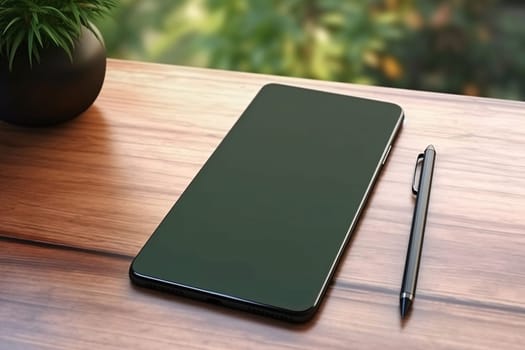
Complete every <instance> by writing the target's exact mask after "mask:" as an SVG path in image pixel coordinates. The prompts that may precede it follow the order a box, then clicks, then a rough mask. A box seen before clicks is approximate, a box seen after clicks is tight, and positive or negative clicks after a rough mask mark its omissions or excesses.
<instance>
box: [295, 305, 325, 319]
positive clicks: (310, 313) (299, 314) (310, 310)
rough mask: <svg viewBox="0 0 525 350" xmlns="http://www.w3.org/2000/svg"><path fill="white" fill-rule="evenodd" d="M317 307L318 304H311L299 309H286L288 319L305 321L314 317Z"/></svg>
mask: <svg viewBox="0 0 525 350" xmlns="http://www.w3.org/2000/svg"><path fill="white" fill-rule="evenodd" d="M318 309H319V306H318V305H312V306H309V307H307V308H304V309H300V310H288V312H287V314H288V319H289V320H290V321H292V322H294V323H307V322H309V321H311V320H312V319H313V318H314V316H315V315H316V313H317V310H318Z"/></svg>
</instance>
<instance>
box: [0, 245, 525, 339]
mask: <svg viewBox="0 0 525 350" xmlns="http://www.w3.org/2000/svg"><path fill="white" fill-rule="evenodd" d="M0 256H1V257H2V258H0V259H1V260H0V261H1V264H0V274H1V276H2V283H3V284H2V297H1V298H0V318H1V320H2V328H0V344H1V345H0V347H2V348H7V347H4V345H5V344H11V345H16V346H19V347H21V348H28V349H29V348H52V349H76V348H94V347H104V348H107V349H122V348H133V349H152V348H180V349H182V348H184V349H222V348H225V349H226V348H228V349H246V348H258V347H261V348H268V347H271V348H273V347H275V348H280V347H282V348H292V349H321V348H324V349H327V348H330V349H348V348H349V347H351V348H401V347H408V348H414V349H420V348H423V347H427V346H429V345H431V346H432V348H435V349H447V348H457V349H472V348H480V349H494V348H505V349H513V348H515V349H518V348H519V347H518V346H517V345H518V344H523V342H525V334H524V333H523V332H522V329H523V327H525V317H523V314H520V313H516V312H513V311H509V310H494V309H486V308H482V307H479V306H478V305H477V304H462V303H455V304H454V303H450V302H449V301H447V300H444V299H439V298H419V299H418V300H417V312H415V313H414V314H413V315H412V317H411V319H410V320H409V324H403V323H401V322H400V320H399V315H398V308H397V305H396V302H397V290H396V291H391V290H389V289H386V288H376V289H371V288H368V287H366V286H359V285H358V284H355V285H351V284H347V285H344V286H335V287H334V288H332V289H331V290H330V292H329V296H328V298H327V299H326V302H325V304H324V305H323V307H322V309H321V312H320V314H319V315H318V317H317V318H316V319H315V320H314V321H313V322H312V323H311V324H307V325H299V326H295V325H289V324H284V323H280V322H279V321H272V320H266V319H264V318H262V317H259V316H252V315H249V314H246V313H242V312H237V311H230V310H228V309H226V308H222V307H218V306H213V305H208V304H205V303H200V302H193V301H188V300H186V299H183V298H178V297H174V296H169V295H166V294H164V293H158V292H153V291H147V290H142V289H138V288H136V287H133V286H132V285H131V284H130V283H129V281H128V280H127V276H126V275H127V269H128V266H129V262H130V261H129V259H126V258H122V257H120V258H119V257H111V256H103V255H100V254H92V253H86V252H78V251H72V250H69V251H68V250H64V249H56V248H50V247H43V246H40V247H39V246H31V245H28V244H20V243H16V242H9V241H4V242H2V244H1V245H0ZM50 257H52V258H50ZM458 326H460V327H458ZM511 335H512V336H511ZM473 345H475V346H473Z"/></svg>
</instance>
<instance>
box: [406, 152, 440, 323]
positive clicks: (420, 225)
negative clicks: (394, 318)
mask: <svg viewBox="0 0 525 350" xmlns="http://www.w3.org/2000/svg"><path fill="white" fill-rule="evenodd" d="M435 160H436V150H435V149H434V146H432V145H430V146H428V147H427V148H426V149H425V152H424V153H421V154H419V155H418V157H417V161H416V168H415V170H414V179H413V181H412V193H414V194H415V195H416V196H417V197H416V205H415V207H414V216H413V218H412V228H411V229H410V240H409V242H408V251H407V258H406V262H405V272H404V274H403V284H402V285H401V294H400V296H399V298H400V300H399V306H400V309H401V317H405V316H406V315H407V313H408V311H409V310H410V307H411V305H412V302H413V301H414V297H415V296H416V284H417V275H418V271H419V261H420V259H421V250H422V248H423V237H424V233H425V224H426V222H427V212H428V202H429V199H430V188H431V186H432V174H433V173H434V163H435ZM420 162H423V164H422V166H421V173H420V176H419V185H418V186H417V189H416V186H415V180H416V173H417V168H418V165H419V163H420Z"/></svg>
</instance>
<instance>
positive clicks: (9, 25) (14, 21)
mask: <svg viewBox="0 0 525 350" xmlns="http://www.w3.org/2000/svg"><path fill="white" fill-rule="evenodd" d="M20 20H21V18H20V17H16V18H13V19H12V20H11V22H9V24H8V25H7V27H5V29H4V31H3V32H2V34H5V33H7V31H8V30H9V28H11V26H12V25H13V24H15V23H16V22H18V21H20Z"/></svg>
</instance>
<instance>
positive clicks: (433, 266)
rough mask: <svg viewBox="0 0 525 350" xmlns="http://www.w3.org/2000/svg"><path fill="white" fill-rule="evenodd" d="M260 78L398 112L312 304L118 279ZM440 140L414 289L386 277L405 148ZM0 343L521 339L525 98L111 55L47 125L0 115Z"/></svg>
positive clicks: (402, 193) (404, 189)
mask: <svg viewBox="0 0 525 350" xmlns="http://www.w3.org/2000/svg"><path fill="white" fill-rule="evenodd" d="M268 82H281V83H286V84H292V85H298V86H305V87H310V88H314V89H322V90H327V91H333V92H338V93H342V94H349V95H356V96H362V97H369V98H375V99H381V100H387V101H391V102H395V103H398V104H400V105H401V106H403V107H404V109H405V112H406V115H407V119H406V123H405V125H404V128H403V130H402V132H401V135H400V137H399V139H398V141H397V143H396V145H395V147H394V148H393V150H392V152H391V154H390V159H389V161H388V163H387V165H386V168H385V169H384V172H383V174H382V176H381V177H380V179H379V181H378V184H377V186H376V188H375V191H374V193H373V194H372V196H371V200H370V202H369V205H368V206H367V209H366V211H365V213H364V215H363V216H362V217H361V220H360V224H359V225H358V227H357V230H356V232H355V235H354V236H353V239H352V241H351V244H350V245H349V249H348V251H347V254H346V255H345V256H344V258H343V261H342V263H341V266H340V268H339V270H338V272H337V275H336V278H335V283H334V284H333V285H332V287H331V288H330V290H329V292H328V294H327V298H326V300H325V302H324V303H323V305H322V307H321V309H320V312H319V313H318V315H317V316H316V318H315V319H314V320H313V321H312V322H310V323H308V324H304V325H291V324H286V323H283V322H280V321H275V320H271V319H266V318H264V317H261V316H256V315H251V314H248V313H244V312H241V311H233V310H229V309H227V308H223V307H220V306H214V305H208V304H205V303H201V302H196V301H191V300H188V299H185V298H181V297H176V296H171V295H168V294H164V293H161V292H155V291H148V290H145V289H140V288H137V287H134V286H133V285H131V283H130V281H129V279H128V267H129V264H130V262H131V260H132V258H133V256H135V254H136V253H137V252H138V250H139V249H140V248H141V247H142V245H143V244H144V243H145V241H146V239H147V238H148V237H149V236H150V234H151V233H152V232H153V230H154V228H155V227H156V226H157V224H158V223H159V222H160V220H161V219H162V218H163V216H164V215H165V214H166V212H167V211H168V209H169V208H170V207H171V205H172V203H173V202H174V201H175V200H176V199H177V198H178V196H179V195H180V193H181V192H182V191H183V190H184V188H185V187H186V186H187V185H188V183H189V181H190V180H191V178H192V177H193V176H194V175H195V174H196V173H197V171H198V170H199V168H200V167H201V166H202V164H203V163H204V162H205V161H206V159H207V158H208V157H209V155H210V154H211V152H212V151H213V150H214V148H215V147H216V146H217V145H218V143H219V142H220V140H221V139H222V138H223V137H224V135H225V134H226V132H227V131H228V130H229V128H230V127H231V126H232V125H233V123H234V122H235V120H236V119H237V117H238V116H239V115H240V114H241V112H242V111H243V109H244V108H245V107H246V106H247V104H248V103H249V101H250V100H251V99H252V98H253V97H254V95H255V93H256V92H257V91H258V90H259V88H260V87H261V86H262V85H264V84H265V83H268ZM430 143H432V144H434V145H435V147H436V149H437V152H438V157H437V163H436V171H435V174H434V186H433V190H432V196H431V201H430V212H429V217H428V223H427V231H426V236H425V244H424V250H423V256H422V262H421V264H422V265H421V270H420V278H419V284H418V291H417V292H418V294H417V298H416V301H415V304H414V308H413V310H412V311H413V312H412V314H411V317H410V318H409V319H408V320H407V321H406V322H401V320H400V317H399V306H398V302H399V301H398V298H399V288H400V285H401V278H402V272H403V266H404V260H405V254H406V249H407V244H408V235H409V228H410V223H411V215H412V211H413V205H414V199H413V197H412V195H411V191H410V186H411V180H412V173H413V168H414V164H415V160H416V156H417V154H418V153H419V152H421V151H422V150H423V149H424V148H425V147H426V146H427V144H430ZM0 162H1V167H0V195H1V201H0V213H1V217H0V236H1V238H0V348H2V349H19V348H21V349H30V348H38V349H55V348H59V349H76V348H85V349H106V348H108V349H156V348H158V349H175V348H177V349H228V350H233V349H255V348H288V349H361V348H362V349H365V348H369V349H394V348H401V347H403V348H404V349H422V348H435V349H442V348H443V349H447V348H454V349H523V348H524V347H525V103H523V102H514V101H502V100H495V99H486V98H472V97H463V96H454V95H446V94H437V93H428V92H416V91H406V90H399V89H388V88H380V87H369V86H358V85H351V84H342V83H333V82H321V81H312V80H302V79H291V78H285V77H275V76H264V75H254V74H244V73H235V72H225V71H216V70H207V69H195V68H184V67H175V66H167V65H153V64H144V63H136V62H126V61H117V60H110V61H109V66H108V72H107V78H106V82H105V85H104V88H103V90H102V93H101V95H100V97H99V98H98V100H97V101H96V103H95V105H94V106H92V107H91V108H90V109H89V110H88V111H87V112H86V113H85V114H84V115H82V116H81V117H79V118H78V119H76V120H74V121H72V122H70V123H67V124H64V125H60V126H57V127H52V128H47V129H24V128H17V127H13V126H10V125H6V124H0Z"/></svg>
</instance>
